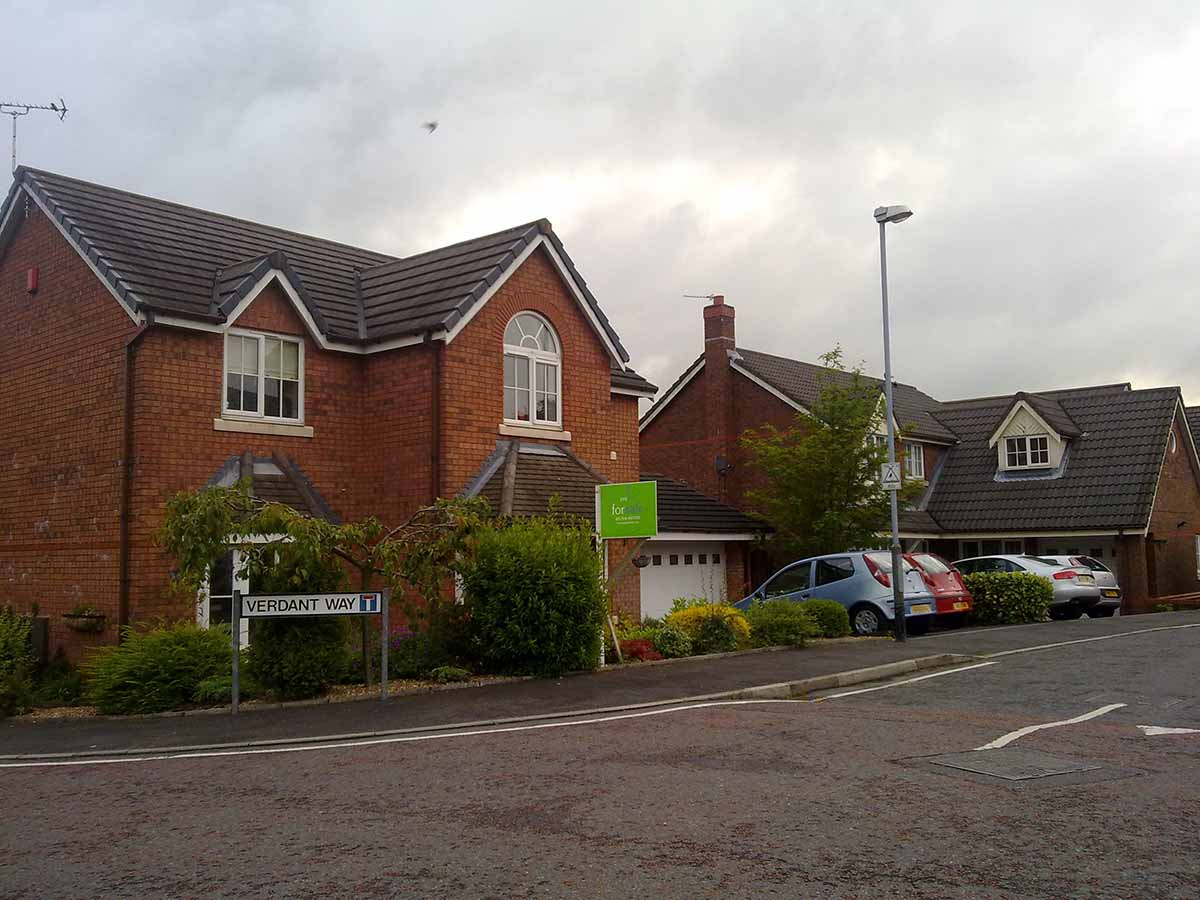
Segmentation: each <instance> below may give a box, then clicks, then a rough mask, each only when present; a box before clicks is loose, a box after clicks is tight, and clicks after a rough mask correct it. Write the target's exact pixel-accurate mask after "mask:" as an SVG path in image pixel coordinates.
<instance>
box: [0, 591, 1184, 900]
mask: <svg viewBox="0 0 1200 900" xmlns="http://www.w3.org/2000/svg"><path fill="white" fill-rule="evenodd" d="M1197 622H1200V618H1198V617H1197V616H1195V615H1194V614H1193V615H1190V616H1188V615H1184V616H1171V615H1155V616H1141V617H1137V618H1136V619H1135V618H1130V619H1126V620H1124V621H1123V622H1120V621H1119V620H1118V622H1111V621H1103V622H1080V623H1055V624H1054V625H1053V626H1038V627H1035V628H1032V629H995V630H991V631H988V632H985V633H980V634H978V635H972V634H965V633H964V634H956V635H948V636H940V637H936V636H935V637H929V638H921V639H920V640H915V641H913V642H911V646H910V647H908V648H899V649H902V650H905V651H911V652H917V653H922V652H923V653H928V652H929V649H930V646H931V645H938V647H939V650H941V649H944V648H946V647H948V646H951V645H953V646H954V647H955V648H956V649H964V648H974V649H981V648H982V652H984V653H991V654H996V653H1000V654H1005V655H998V656H997V655H993V656H990V657H988V658H986V659H982V660H978V661H975V662H972V663H970V664H968V665H965V666H960V667H956V668H946V669H938V670H933V671H930V672H927V673H924V674H922V675H917V676H906V677H903V678H899V679H896V680H891V681H885V682H880V683H876V684H872V685H863V686H859V687H856V688H845V689H843V688H839V689H834V690H830V691H825V692H822V693H820V694H818V695H816V696H811V697H809V698H807V699H802V700H782V701H723V702H718V703H711V702H710V703H688V704H675V705H667V706H661V707H653V708H643V709H640V710H637V711H630V712H626V713H609V714H603V715H583V716H575V717H566V718H562V719H557V720H552V721H541V722H531V723H527V724H524V725H516V726H511V727H487V728H471V729H463V730H459V731H451V732H438V733H425V734H414V735H408V736H401V735H396V736H392V737H388V738H380V739H377V740H374V741H362V740H360V741H343V742H332V743H329V744H323V745H310V746H304V747H301V746H295V745H290V746H277V747H267V748H256V749H242V750H230V751H224V752H221V753H211V752H210V753H204V752H199V753H194V754H190V755H181V756H173V757H169V758H137V757H133V758H126V759H121V760H119V761H115V762H111V763H107V764H95V763H87V762H80V761H61V762H60V763H59V764H57V765H44V764H42V765H36V766H32V767H27V768H10V767H7V766H8V764H5V765H4V766H0V796H2V797H4V798H6V802H5V804H4V805H5V815H4V816H3V817H2V818H0V894H3V895H4V896H5V897H14V898H34V897H36V898H56V897H77V896H104V897H138V898H141V897H147V898H156V897H191V896H205V897H217V896H219V897H318V896H320V897H341V896H369V897H375V896H378V897H413V898H417V897H419V898H459V897H471V898H476V897H478V898H543V897H546V898H549V897H554V898H558V897H596V898H614V900H627V898H629V897H631V896H641V895H643V894H650V895H653V896H656V897H662V898H676V897H679V898H708V897H714V898H715V897H720V898H730V897H732V898H760V897H804V898H839V900H842V898H918V900H934V898H938V900H942V898H979V897H986V898H996V900H1025V898H1044V897H1097V898H1111V900H1118V898H1122V900H1123V898H1141V897H1146V898H1195V897H1197V896H1200V831H1198V830H1197V829H1196V827H1195V810H1196V809H1197V808H1200V704H1198V703H1197V698H1196V688H1195V685H1196V673H1197V672H1198V671H1200V629H1195V628H1167V626H1171V625H1181V624H1188V625H1191V624H1196V623H1197ZM1134 626H1136V628H1135V627H1134ZM1147 628H1157V629H1162V630H1154V631H1143V629H1147ZM1133 631H1138V632H1141V633H1128V632H1133ZM1006 633H1007V636H1006ZM1091 638H1101V640H1091ZM1078 641H1084V642H1082V643H1079V642H1078ZM1068 642H1070V643H1068ZM923 644H924V645H926V646H925V647H922V646H921V645H923ZM1047 645H1050V646H1047ZM1036 647H1042V648H1044V649H1039V650H1033V649H1031V648H1036ZM1014 650H1022V651H1026V652H1011V651H1014ZM870 652H876V651H874V650H872V651H870ZM818 653H819V651H816V650H812V651H804V652H803V653H797V654H782V653H781V654H758V655H756V656H750V657H734V658H732V659H731V660H728V661H722V660H715V661H711V663H713V664H716V663H720V665H719V666H716V668H718V669H721V670H723V669H725V668H727V667H728V665H729V664H736V665H737V666H739V667H741V666H748V667H755V670H754V672H753V673H751V671H750V669H746V670H744V674H750V676H751V677H755V678H758V677H764V676H765V677H775V674H776V673H777V669H773V668H771V667H785V668H786V667H788V666H789V665H790V663H788V660H789V659H794V660H795V659H800V658H803V657H804V656H805V654H811V655H812V656H814V657H815V656H816V655H817V654H818ZM977 655H979V654H977ZM758 657H769V658H770V659H769V660H764V659H759V658H758ZM830 659H831V660H832V657H830ZM861 660H862V657H861V655H859V654H856V655H855V663H856V664H857V663H860V662H861ZM742 661H748V662H742ZM757 667H764V668H763V669H758V668H757ZM655 668H657V669H658V670H659V671H658V672H657V673H655V674H657V675H663V674H665V673H666V672H668V671H671V670H673V669H674V668H675V667H672V666H662V667H655ZM640 671H644V672H646V673H654V669H651V668H648V669H645V670H640ZM789 671H791V670H790V669H789ZM613 676H618V677H624V676H623V675H622V673H620V672H612V673H607V674H604V675H598V676H595V678H596V679H597V680H599V679H603V678H611V677H613ZM672 677H673V676H672ZM708 677H709V678H710V679H712V680H709V681H707V682H706V685H707V686H712V685H713V684H715V683H717V682H716V678H717V676H708ZM574 681H575V679H564V680H563V682H562V684H564V685H570V684H571V683H572V682H574ZM584 683H587V682H584ZM549 684H554V683H553V682H551V683H547V684H543V685H541V687H542V688H547V687H548V685H549ZM501 688H504V693H506V694H507V692H508V691H509V690H511V688H510V687H509V686H501ZM491 690H492V689H491V688H488V689H480V690H477V691H466V692H463V693H464V694H474V695H487V694H488V693H489V692H490V691H491ZM566 690H568V691H576V690H580V691H582V690H583V688H575V687H568V688H567V689H566ZM603 699H604V701H605V702H607V701H608V700H609V699H610V698H609V695H608V693H607V692H605V693H604V694H603ZM397 703H398V704H399V701H397ZM364 708H365V707H364ZM526 708H528V707H526ZM329 709H330V710H332V709H333V708H332V707H330V708H329ZM250 718H251V717H250V716H247V717H246V719H247V720H249V719H250ZM1139 726H1157V727H1158V728H1167V729H1174V731H1173V732H1171V733H1153V732H1151V733H1147V730H1146V729H1145V728H1142V727H1139ZM39 727H40V726H39ZM5 733H6V735H7V734H9V733H10V732H7V731H6V732H5ZM997 744H1003V745H1004V746H1001V747H999V748H998V749H995V750H976V749H975V748H980V747H984V746H990V745H997ZM985 769H986V770H992V771H998V772H1000V773H1001V774H1002V775H1003V777H1001V775H995V774H993V775H985V774H981V773H980V771H975V770H985Z"/></svg>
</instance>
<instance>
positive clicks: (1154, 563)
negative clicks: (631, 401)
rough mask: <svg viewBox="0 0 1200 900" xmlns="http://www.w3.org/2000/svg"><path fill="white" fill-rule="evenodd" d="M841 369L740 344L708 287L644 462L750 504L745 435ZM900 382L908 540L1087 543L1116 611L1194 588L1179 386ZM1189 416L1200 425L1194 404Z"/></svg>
mask: <svg viewBox="0 0 1200 900" xmlns="http://www.w3.org/2000/svg"><path fill="white" fill-rule="evenodd" d="M837 377H840V376H838V374H837V373H835V372H832V371H831V370H828V369H824V368H822V367H821V366H815V365H812V364H811V363H805V362H801V361H799V360H793V359H788V358H785V357H780V356H773V355H770V354H766V353H760V352H757V351H753V350H748V349H746V348H743V347H738V346H737V343H736V340H735V333H734V311H733V308H732V307H731V306H729V305H728V304H726V303H725V302H724V298H723V297H716V298H715V299H714V302H713V303H712V304H711V305H710V306H708V307H706V308H705V310H704V353H703V355H702V356H700V357H699V358H698V359H697V360H696V361H695V362H694V363H693V364H692V365H691V366H689V367H688V369H687V370H685V372H684V373H683V375H681V376H680V378H679V379H678V380H676V382H675V383H674V384H673V385H672V386H671V387H670V388H668V389H667V390H666V391H665V392H664V394H663V395H662V397H661V398H660V399H659V400H658V402H656V403H655V404H654V406H652V407H651V408H650V410H649V411H648V412H647V413H646V415H645V416H643V417H642V420H641V425H640V429H641V444H642V449H641V459H642V465H643V467H644V468H647V469H653V470H654V471H658V472H663V473H665V474H667V475H668V476H670V477H672V478H675V479H678V480H681V481H684V482H686V483H688V484H690V485H692V486H693V487H695V488H696V489H697V490H699V491H702V492H703V493H705V494H707V495H708V496H710V497H713V498H716V499H719V500H722V501H724V502H726V503H729V504H730V505H732V506H734V507H738V508H740V509H743V510H749V504H748V502H747V499H746V495H747V491H748V490H750V489H751V488H752V487H753V486H754V485H755V483H756V473H755V471H754V468H753V466H752V465H751V464H750V460H748V459H747V457H746V454H745V452H744V451H743V450H742V449H741V447H740V446H739V438H740V436H741V435H742V434H743V433H744V432H745V431H746V430H747V429H753V428H757V427H761V426H762V425H764V424H768V423H769V424H773V425H775V426H776V427H778V428H787V427H790V426H792V425H794V424H795V416H796V413H797V412H798V411H803V410H805V409H807V408H808V407H810V406H811V404H812V403H814V402H815V401H816V399H817V397H818V396H819V393H820V385H821V381H822V379H824V378H837ZM873 381H874V382H875V383H876V384H877V385H878V388H879V391H880V394H881V395H882V393H883V383H882V382H881V381H879V380H877V379H873ZM894 395H895V407H896V420H897V421H896V425H897V429H898V434H899V439H900V440H901V441H902V443H901V445H900V446H899V447H898V450H899V451H900V453H901V454H902V456H903V460H904V470H903V471H904V477H905V478H910V479H914V480H917V481H919V482H921V483H922V484H923V485H924V488H925V489H924V491H923V492H922V494H921V496H920V498H919V500H918V501H917V502H916V503H915V504H914V506H913V508H911V509H907V510H904V511H902V513H901V534H902V537H903V538H904V543H905V546H906V548H907V549H916V548H922V547H923V548H928V549H931V550H933V551H934V552H937V553H940V554H942V555H943V556H945V557H947V558H950V559H959V558H963V557H966V556H975V555H989V554H995V553H1043V554H1070V555H1076V554H1080V555H1090V556H1093V557H1096V558H1099V559H1102V560H1103V561H1104V562H1105V563H1106V564H1107V565H1109V566H1110V567H1111V568H1113V569H1115V570H1116V572H1117V574H1118V577H1119V578H1120V580H1121V585H1122V587H1123V589H1124V594H1125V598H1124V609H1125V610H1126V611H1140V610H1145V609H1147V608H1149V607H1150V606H1151V605H1152V604H1153V603H1156V602H1160V601H1162V600H1163V599H1164V598H1170V599H1169V601H1168V602H1176V603H1180V602H1183V603H1191V602H1193V601H1194V600H1195V599H1196V597H1197V596H1198V595H1197V592H1200V457H1198V456H1197V453H1196V441H1195V440H1194V439H1193V434H1192V429H1191V428H1189V422H1188V416H1187V414H1186V412H1185V408H1184V405H1183V396H1182V392H1181V391H1180V389H1179V388H1177V387H1168V388H1153V389H1148V390H1133V389H1132V388H1131V386H1130V385H1129V384H1127V383H1122V384H1112V385H1099V386H1093V387H1084V388H1072V389H1067V390H1059V391H1050V392H1043V393H1037V394H1033V393H1024V392H1021V393H1017V394H1012V395H1004V396H998V397H982V398H975V399H969V400H958V401H952V402H940V401H937V400H935V399H934V398H933V397H931V396H929V395H928V394H926V393H924V392H923V391H921V390H919V389H917V388H915V387H913V386H911V385H906V384H901V383H896V384H895V385H894ZM1192 419H1193V422H1194V425H1193V427H1196V428H1197V429H1198V430H1200V414H1194V415H1193V417H1192ZM837 549H843V548H831V551H832V550H837ZM755 562H756V566H753V567H752V571H751V572H750V578H749V582H748V583H756V582H758V581H759V580H760V579H761V578H763V577H765V576H766V575H767V574H769V572H768V571H767V569H768V568H769V566H770V562H769V561H768V560H766V559H761V560H760V559H759V558H757V557H756V559H755Z"/></svg>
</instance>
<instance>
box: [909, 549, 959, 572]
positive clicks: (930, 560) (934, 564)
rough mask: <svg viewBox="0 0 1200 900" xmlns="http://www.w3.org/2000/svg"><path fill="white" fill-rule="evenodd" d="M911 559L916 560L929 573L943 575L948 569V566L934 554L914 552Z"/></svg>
mask: <svg viewBox="0 0 1200 900" xmlns="http://www.w3.org/2000/svg"><path fill="white" fill-rule="evenodd" d="M913 559H915V560H916V561H917V565H919V566H920V567H921V568H922V569H924V570H925V571H926V572H928V573H929V574H930V575H945V574H946V573H947V572H949V571H950V567H949V566H948V565H946V564H945V563H944V562H942V561H941V560H940V559H938V558H937V557H936V556H930V555H929V554H928V553H914V554H913Z"/></svg>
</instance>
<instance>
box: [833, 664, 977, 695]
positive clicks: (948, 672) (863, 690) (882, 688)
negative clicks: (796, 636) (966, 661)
mask: <svg viewBox="0 0 1200 900" xmlns="http://www.w3.org/2000/svg"><path fill="white" fill-rule="evenodd" d="M998 665H1000V664H999V663H998V662H981V663H975V664H974V665H972V666H959V667H958V668H957V669H945V670H943V671H941V672H930V673H929V674H928V675H917V676H916V677H915V678H905V679H903V680H901V681H890V682H888V683H887V684H879V685H876V686H875V687H869V688H859V689H858V690H854V691H842V692H841V693H838V694H828V695H826V696H824V697H817V698H816V699H815V700H813V701H812V702H813V703H822V702H824V701H826V700H836V699H838V698H839V697H853V696H854V695H855V694H870V693H871V692H872V691H886V690H887V689H888V688H894V687H900V686H901V685H904V684H912V683H913V682H914V681H924V680H925V679H926V678H940V677H941V676H943V675H954V674H955V673H957V672H966V671H967V670H968V669H982V668H983V667H984V666H998Z"/></svg>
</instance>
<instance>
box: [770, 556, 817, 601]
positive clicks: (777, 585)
mask: <svg viewBox="0 0 1200 900" xmlns="http://www.w3.org/2000/svg"><path fill="white" fill-rule="evenodd" d="M811 575H812V560H809V559H806V560H804V561H803V562H798V563H793V564H792V565H790V566H788V567H787V568H786V569H780V570H779V571H778V572H776V573H775V574H774V575H773V576H771V579H770V581H768V582H767V583H766V584H764V585H763V589H762V598H763V599H764V600H807V599H808V596H809V590H810V588H811V587H812V579H811Z"/></svg>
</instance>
